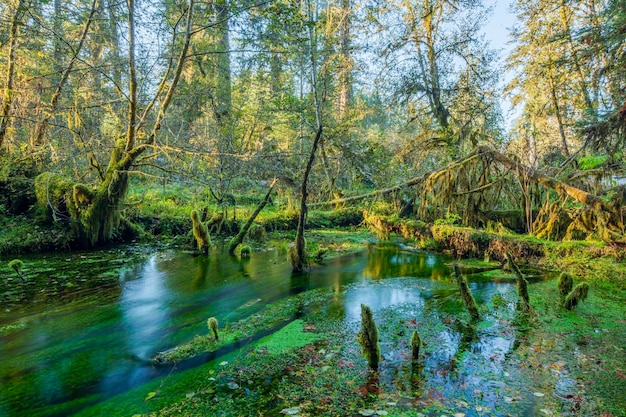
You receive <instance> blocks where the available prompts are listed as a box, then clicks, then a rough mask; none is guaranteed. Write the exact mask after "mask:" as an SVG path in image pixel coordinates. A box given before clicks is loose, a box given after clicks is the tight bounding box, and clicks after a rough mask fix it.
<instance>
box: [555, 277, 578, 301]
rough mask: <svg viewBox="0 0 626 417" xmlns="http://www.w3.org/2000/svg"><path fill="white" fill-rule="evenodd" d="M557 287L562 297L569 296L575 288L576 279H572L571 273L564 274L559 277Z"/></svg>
mask: <svg viewBox="0 0 626 417" xmlns="http://www.w3.org/2000/svg"><path fill="white" fill-rule="evenodd" d="M556 285H557V287H558V288H559V293H560V294H561V296H562V297H565V296H567V294H569V293H570V291H572V288H573V287H574V278H573V277H572V274H570V273H569V272H562V273H561V275H559V279H558V281H557V282H556Z"/></svg>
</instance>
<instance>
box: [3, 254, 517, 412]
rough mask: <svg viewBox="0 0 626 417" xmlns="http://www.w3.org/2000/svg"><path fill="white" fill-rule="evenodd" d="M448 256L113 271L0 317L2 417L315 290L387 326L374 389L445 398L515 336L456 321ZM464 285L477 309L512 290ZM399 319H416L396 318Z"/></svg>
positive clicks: (180, 258)
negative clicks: (90, 287) (111, 279)
mask: <svg viewBox="0 0 626 417" xmlns="http://www.w3.org/2000/svg"><path fill="white" fill-rule="evenodd" d="M447 262H448V260H447V259H444V258H442V257H440V256H437V255H434V254H431V253H426V252H415V251H408V250H403V249H402V248H401V247H398V246H393V245H382V246H374V245H373V246H370V247H368V249H367V250H365V251H363V252H361V253H358V254H355V255H350V256H346V257H342V258H338V259H334V260H332V261H329V262H328V263H327V264H325V265H322V266H317V267H315V268H312V269H311V270H310V271H309V272H308V273H305V274H298V275H294V274H291V268H290V266H289V264H288V262H286V258H285V254H284V253H282V252H280V251H278V250H268V251H265V252H258V253H253V254H252V256H251V258H249V259H244V260H241V259H238V258H236V257H231V256H227V255H226V254H225V253H222V252H214V253H211V254H210V256H208V257H204V256H198V257H193V256H191V255H190V254H184V253H170V252H167V253H157V254H154V255H153V256H151V257H150V258H149V259H148V260H147V261H145V262H143V263H139V264H137V265H135V266H134V267H132V268H127V269H126V270H124V271H123V272H122V273H121V274H120V277H119V280H120V285H121V291H118V292H113V296H109V295H107V294H106V293H104V294H100V293H98V292H97V291H94V292H93V293H91V294H89V295H88V296H84V297H83V298H82V299H79V300H77V301H75V302H69V303H65V304H51V305H48V306H47V307H46V309H43V310H42V309H41V308H40V306H32V307H31V306H24V307H23V308H21V309H20V310H19V313H16V312H0V328H1V329H4V330H3V331H2V332H0V342H1V343H0V416H30V415H42V416H44V415H68V414H71V413H74V412H77V411H79V410H81V409H84V408H86V407H88V406H90V405H93V404H96V403H98V402H101V401H103V400H106V399H107V398H110V397H112V396H115V395H117V394H119V393H122V392H125V391H128V390H130V389H132V388H134V387H137V386H140V385H142V384H144V383H146V382H147V381H151V380H153V379H155V378H158V377H162V376H164V375H165V374H167V373H170V372H172V369H171V368H168V367H153V366H152V364H151V358H152V356H154V355H155V354H156V353H157V352H159V351H162V350H165V349H168V348H170V347H172V346H175V345H177V344H180V343H183V342H186V341H188V340H190V339H191V338H193V336H194V335H196V334H206V332H207V329H206V319H207V318H208V317H211V316H215V317H218V318H219V321H220V325H221V326H223V325H225V324H227V323H233V322H236V321H238V320H241V319H244V318H246V317H248V316H250V315H252V314H255V313H257V312H258V311H260V310H261V309H262V308H264V307H265V306H266V305H267V304H269V303H271V302H273V301H276V300H279V299H282V298H285V297H289V296H293V295H296V294H299V293H302V292H304V291H308V290H311V289H316V288H328V289H330V290H331V291H332V294H333V296H332V300H331V302H330V303H329V304H328V305H327V306H326V310H327V313H328V315H329V317H331V318H336V319H338V320H342V321H343V323H344V324H345V327H346V328H348V329H352V330H353V331H354V332H355V333H356V330H358V323H359V320H360V305H361V304H362V303H363V304H367V305H369V306H370V307H371V308H372V310H373V311H374V312H375V315H377V318H378V319H383V321H384V322H385V323H388V324H386V325H385V326H386V327H385V326H383V328H382V329H381V335H384V336H382V337H381V345H382V347H383V348H384V349H383V351H385V352H386V353H385V355H386V357H385V361H384V362H383V363H384V366H383V369H382V371H381V374H380V376H379V379H378V380H377V381H376V384H377V385H381V386H388V387H393V389H397V390H399V391H400V392H403V391H406V392H410V391H419V392H429V393H430V394H428V395H431V394H432V395H434V394H433V393H432V389H433V387H434V386H439V385H437V384H440V385H441V386H443V387H446V388H444V389H443V391H448V392H447V394H450V393H454V390H455V389H457V390H458V388H452V385H453V384H452V383H451V381H453V380H454V381H455V384H456V383H457V382H458V381H459V378H460V379H461V381H462V382H464V383H468V384H470V383H471V382H472V381H473V382H477V381H476V380H475V379H476V378H477V377H476V376H472V375H469V374H468V372H469V371H471V370H472V369H475V368H476V369H477V368H478V367H485V366H487V367H491V368H490V369H493V367H497V366H498V364H499V363H501V361H502V360H504V357H505V355H506V354H507V353H508V352H510V351H511V349H512V348H513V344H514V342H515V335H514V333H511V332H509V333H508V334H507V331H508V330H507V329H505V327H506V326H505V325H504V324H502V323H501V322H500V321H499V320H496V319H494V318H490V317H486V318H485V319H484V320H483V322H482V324H480V323H479V324H478V325H470V324H467V322H466V321H465V320H464V319H460V318H458V317H462V313H461V312H463V306H462V304H461V302H460V300H459V297H458V289H457V288H456V287H455V285H454V284H453V282H452V281H451V280H450V279H449V273H450V268H449V267H448V266H447ZM33 268H34V267H33ZM470 288H471V290H472V291H473V293H474V295H475V297H476V300H477V302H478V303H479V304H484V303H487V302H489V301H490V300H491V299H492V297H493V296H494V295H496V294H499V295H505V296H509V295H510V294H511V293H512V291H514V286H513V285H511V284H510V283H507V282H505V283H495V282H470ZM302 314H305V313H304V311H303V309H299V313H298V315H302ZM396 316H397V317H412V318H414V319H415V320H414V321H411V322H405V321H402V322H399V321H398V320H397V319H396V318H395V317H396ZM296 317H297V316H296ZM296 317H294V319H295V318H296ZM281 327H282V326H281ZM418 327H419V328H420V332H422V331H423V332H424V339H425V340H429V342H428V345H426V346H425V347H424V350H423V351H424V352H425V354H426V356H425V360H423V361H422V362H421V363H420V364H413V365H412V364H411V361H410V360H408V361H407V360H406V359H407V358H406V353H405V352H406V337H407V336H410V332H411V331H412V329H413V328H418ZM423 329H426V330H423ZM276 330H278V328H276V329H271V330H269V331H268V332H264V333H263V334H257V335H255V336H254V337H252V338H249V339H242V340H241V341H239V343H238V344H236V345H233V346H230V347H227V348H223V349H222V350H218V351H217V352H213V353H211V354H208V355H201V356H198V357H196V358H193V359H191V360H188V361H185V362H182V363H179V364H178V365H177V366H176V371H177V372H178V371H181V370H184V369H189V368H193V367H196V366H198V365H200V364H203V363H206V362H207V361H211V360H214V359H216V358H219V357H220V356H222V355H225V354H227V353H229V352H231V351H232V350H234V349H237V348H239V347H242V346H245V345H246V344H248V343H251V342H253V341H255V340H258V339H259V338H260V337H262V336H264V335H266V334H269V333H272V332H274V331H276ZM471 361H474V362H475V365H474V364H472V363H471ZM460 365H463V367H461V366H460ZM460 369H463V371H460ZM468 370H469V371H468ZM460 372H462V373H463V375H460V376H459V373H460ZM407 375H408V378H404V377H401V376H407ZM425 375H429V377H428V378H427V380H425V379H424V378H425ZM453 375H456V376H454V377H453ZM481 383H482V384H483V385H484V384H485V382H484V381H483V382H481ZM468 389H469V388H468ZM440 394H442V395H443V392H442V393H440ZM425 395H426V394H425ZM139 400H141V399H139Z"/></svg>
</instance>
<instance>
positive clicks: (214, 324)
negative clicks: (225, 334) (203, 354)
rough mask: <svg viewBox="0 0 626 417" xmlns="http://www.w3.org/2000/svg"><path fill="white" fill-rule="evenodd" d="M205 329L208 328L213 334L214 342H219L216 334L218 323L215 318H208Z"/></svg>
mask: <svg viewBox="0 0 626 417" xmlns="http://www.w3.org/2000/svg"><path fill="white" fill-rule="evenodd" d="M207 327H208V328H209V331H210V332H212V333H213V337H214V338H215V340H219V339H220V338H219V335H218V333H217V330H218V323H217V319H216V318H215V317H209V319H208V320H207Z"/></svg>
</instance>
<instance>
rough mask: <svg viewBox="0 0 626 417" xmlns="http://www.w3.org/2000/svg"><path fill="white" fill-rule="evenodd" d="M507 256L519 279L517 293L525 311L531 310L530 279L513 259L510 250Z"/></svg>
mask: <svg viewBox="0 0 626 417" xmlns="http://www.w3.org/2000/svg"><path fill="white" fill-rule="evenodd" d="M506 258H507V260H508V261H509V266H510V267H511V270H512V271H513V273H514V274H515V278H516V279H517V295H518V296H519V297H520V301H521V304H522V307H523V308H524V311H530V310H531V308H530V297H529V296H528V281H526V278H524V275H523V274H522V271H520V269H519V267H518V266H517V264H516V263H515V261H513V257H512V256H511V254H510V253H509V252H507V253H506Z"/></svg>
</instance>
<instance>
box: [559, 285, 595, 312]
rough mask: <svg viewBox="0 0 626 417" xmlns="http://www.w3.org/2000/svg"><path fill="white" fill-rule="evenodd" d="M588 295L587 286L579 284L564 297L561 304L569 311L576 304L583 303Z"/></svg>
mask: <svg viewBox="0 0 626 417" xmlns="http://www.w3.org/2000/svg"><path fill="white" fill-rule="evenodd" d="M588 295H589V284H587V283H586V282H581V283H580V284H578V285H577V286H576V287H575V288H574V289H573V290H572V291H571V292H570V293H569V294H567V297H565V301H564V302H563V307H565V308H566V309H568V310H571V309H572V308H574V307H576V306H577V305H578V303H580V302H583V301H585V300H586V299H587V296H588Z"/></svg>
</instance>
